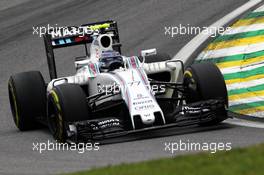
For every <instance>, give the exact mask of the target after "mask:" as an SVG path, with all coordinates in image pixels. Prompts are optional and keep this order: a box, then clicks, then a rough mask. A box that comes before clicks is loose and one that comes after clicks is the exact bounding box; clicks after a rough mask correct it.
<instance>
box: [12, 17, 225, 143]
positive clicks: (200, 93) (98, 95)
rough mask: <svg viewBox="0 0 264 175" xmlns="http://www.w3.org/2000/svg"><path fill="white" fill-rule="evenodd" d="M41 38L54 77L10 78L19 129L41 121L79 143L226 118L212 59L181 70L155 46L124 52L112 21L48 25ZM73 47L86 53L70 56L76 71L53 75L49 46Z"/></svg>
mask: <svg viewBox="0 0 264 175" xmlns="http://www.w3.org/2000/svg"><path fill="white" fill-rule="evenodd" d="M87 29H89V30H87ZM65 31H67V32H65ZM80 31H82V32H80ZM88 31H89V32H88ZM44 42H45V48H46V55H47V61H48V67H49V73H50V78H51V81H50V82H49V83H48V84H46V83H45V81H44V79H43V77H42V75H41V73H40V72H39V71H30V72H23V73H19V74H15V75H12V76H11V77H10V80H9V84H8V90H9V99H10V105H11V110H12V114H13V119H14V122H15V124H16V126H17V127H18V128H19V129H20V130H21V131H24V130H31V129H36V128H38V127H39V126H40V124H41V125H43V124H45V125H46V126H48V127H49V129H50V131H51V133H52V135H53V136H54V138H55V139H56V140H57V141H59V142H68V141H71V142H76V143H78V142H89V141H94V140H101V139H107V138H114V137H118V136H125V135H127V134H130V133H138V132H142V131H144V132H145V131H148V130H156V129H162V128H167V127H182V126H189V125H201V126H204V125H206V126H208V125H216V124H218V123H220V122H222V121H223V120H225V119H227V107H228V97H227V90H226V85H225V81H224V79H223V76H222V74H221V72H220V71H219V69H218V68H217V67H216V66H215V65H214V64H211V63H201V64H193V65H191V66H189V67H187V68H186V69H185V67H184V65H183V62H182V61H181V60H173V59H171V58H170V57H169V56H168V55H167V54H162V53H158V52H157V50H156V49H149V50H142V51H141V55H140V56H129V57H128V56H123V55H121V44H120V42H119V34H118V28H117V23H116V22H115V21H103V22H98V23H92V24H85V25H82V26H80V27H67V28H64V29H60V30H59V31H49V32H48V33H47V34H46V35H45V36H44ZM75 45H83V46H84V49H85V53H86V55H85V56H82V57H77V58H76V59H75V68H76V74H75V75H73V76H68V77H60V78H58V77H57V71H56V65H55V56H54V50H55V49H58V48H62V47H68V46H75ZM88 46H89V47H90V48H89V47H88ZM88 48H89V50H88Z"/></svg>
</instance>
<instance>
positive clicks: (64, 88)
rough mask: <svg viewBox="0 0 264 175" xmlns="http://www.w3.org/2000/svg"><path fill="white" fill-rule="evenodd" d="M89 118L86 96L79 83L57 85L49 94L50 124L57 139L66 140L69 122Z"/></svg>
mask: <svg viewBox="0 0 264 175" xmlns="http://www.w3.org/2000/svg"><path fill="white" fill-rule="evenodd" d="M87 119H89V110H88V106H87V103H86V96H85V93H84V92H83V90H82V88H81V87H80V86H79V85H77V84H62V85H58V86H55V87H54V88H53V89H52V91H51V92H50V94H49V96H48V125H49V128H50V131H51V133H52V135H53V137H54V139H55V140H57V141H59V142H65V141H66V139H67V130H68V127H69V125H68V123H71V122H76V121H83V120H87Z"/></svg>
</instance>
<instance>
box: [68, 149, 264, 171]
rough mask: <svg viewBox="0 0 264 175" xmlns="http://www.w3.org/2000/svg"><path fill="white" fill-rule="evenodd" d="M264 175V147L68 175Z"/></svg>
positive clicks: (152, 161)
mask: <svg viewBox="0 0 264 175" xmlns="http://www.w3.org/2000/svg"><path fill="white" fill-rule="evenodd" d="M193 174H196V175H212V174H217V175H234V174H239V175H263V174H264V144H261V145H257V146H253V147H249V148H243V149H242V148H237V149H233V150H232V151H229V152H218V153H215V154H211V153H199V154H195V155H185V156H177V157H174V158H165V159H159V160H151V161H145V162H139V163H133V164H121V165H117V166H108V167H105V168H98V169H92V170H88V171H84V172H76V173H73V174H68V175H193Z"/></svg>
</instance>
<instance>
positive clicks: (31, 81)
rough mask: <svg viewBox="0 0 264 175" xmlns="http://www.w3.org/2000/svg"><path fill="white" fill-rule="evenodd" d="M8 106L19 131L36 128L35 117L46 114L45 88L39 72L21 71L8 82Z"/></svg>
mask: <svg viewBox="0 0 264 175" xmlns="http://www.w3.org/2000/svg"><path fill="white" fill-rule="evenodd" d="M8 93H9V101H10V107H11V111H12V115H13V119H14V122H15V124H16V126H17V128H18V129H19V130H21V131H25V130H31V129H36V128H38V127H39V126H40V125H39V124H38V123H37V122H36V118H37V117H45V116H46V112H45V111H46V88H45V82H44V79H43V77H42V75H41V73H40V72H38V71H31V72H23V73H19V74H16V75H13V76H11V77H10V79H9V82H8Z"/></svg>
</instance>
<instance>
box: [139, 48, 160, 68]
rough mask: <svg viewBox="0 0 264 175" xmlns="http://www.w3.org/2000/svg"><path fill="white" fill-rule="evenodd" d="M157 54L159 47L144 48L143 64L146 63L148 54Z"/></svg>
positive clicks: (142, 53)
mask: <svg viewBox="0 0 264 175" xmlns="http://www.w3.org/2000/svg"><path fill="white" fill-rule="evenodd" d="M156 54H157V49H148V50H142V51H141V56H142V58H143V60H142V65H144V63H145V60H146V56H150V55H156Z"/></svg>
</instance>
